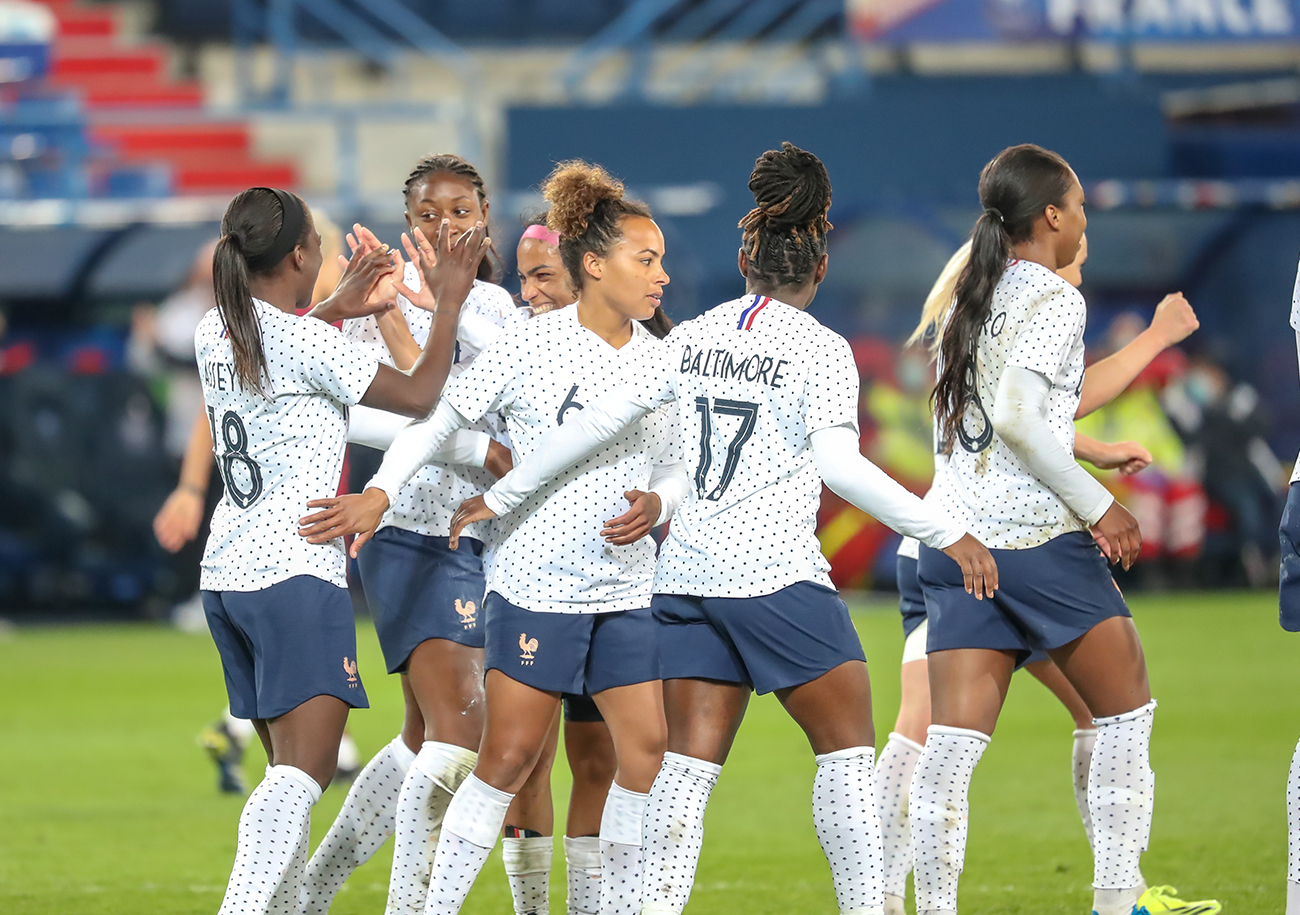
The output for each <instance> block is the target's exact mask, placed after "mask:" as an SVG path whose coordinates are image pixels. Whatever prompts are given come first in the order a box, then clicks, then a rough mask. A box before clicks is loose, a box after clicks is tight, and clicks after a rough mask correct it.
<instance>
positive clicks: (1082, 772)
mask: <svg viewBox="0 0 1300 915" xmlns="http://www.w3.org/2000/svg"><path fill="white" fill-rule="evenodd" d="M1096 743H1097V729H1096V728H1080V729H1078V730H1076V731H1075V732H1074V749H1073V751H1072V752H1071V755H1070V772H1071V774H1072V775H1073V776H1074V804H1075V806H1076V807H1078V808H1079V818H1080V819H1081V820H1083V831H1084V833H1086V834H1087V836H1088V847H1089V848H1091V847H1092V814H1090V813H1089V812H1088V770H1089V769H1090V768H1091V766H1092V748H1093V747H1094V746H1095V745H1096Z"/></svg>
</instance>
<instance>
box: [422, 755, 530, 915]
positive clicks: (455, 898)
mask: <svg viewBox="0 0 1300 915" xmlns="http://www.w3.org/2000/svg"><path fill="white" fill-rule="evenodd" d="M514 797H515V796H514V795H513V794H507V793H506V792H504V791H498V790H497V789H496V788H493V787H492V786H491V785H489V784H487V783H486V782H482V781H479V780H478V779H477V778H475V777H474V776H473V775H470V776H469V777H468V778H466V779H465V781H464V783H463V784H462V785H461V786H460V788H459V789H458V790H457V791H456V796H455V797H453V798H452V799H451V803H450V804H449V805H448V806H447V815H446V817H444V818H443V821H442V834H441V835H440V836H439V837H438V851H437V853H436V854H435V855H434V856H433V871H432V872H431V873H430V875H429V897H428V901H427V902H426V904H425V907H424V915H456V913H458V912H459V911H460V907H461V906H462V905H464V904H465V897H466V896H468V895H469V890H470V887H472V886H473V885H474V879H475V878H476V877H477V876H478V874H479V871H481V870H482V869H483V865H484V864H486V863H487V859H488V855H490V854H491V853H492V848H493V846H495V845H496V844H497V836H499V835H501V827H502V826H504V825H505V823H506V813H507V812H508V811H509V810H510V802H511V801H512V800H514Z"/></svg>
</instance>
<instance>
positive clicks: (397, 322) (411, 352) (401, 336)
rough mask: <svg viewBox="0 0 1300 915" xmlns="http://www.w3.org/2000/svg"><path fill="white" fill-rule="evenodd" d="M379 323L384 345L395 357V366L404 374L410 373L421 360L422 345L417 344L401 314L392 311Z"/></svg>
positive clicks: (380, 319)
mask: <svg viewBox="0 0 1300 915" xmlns="http://www.w3.org/2000/svg"><path fill="white" fill-rule="evenodd" d="M377 323H378V324H379V333H380V335H381V336H382V337H383V338H384V344H385V345H386V346H387V347H388V352H389V353H390V354H391V355H392V357H393V365H395V366H397V367H398V368H399V369H401V370H402V371H403V372H409V371H410V370H411V369H412V368H413V367H414V366H415V362H416V360H417V359H419V358H420V344H418V343H416V342H415V338H414V337H413V336H411V329H410V327H408V326H407V324H406V321H405V319H404V318H402V314H401V312H399V311H396V310H394V311H390V312H388V313H387V314H385V315H383V316H382V317H380V318H379V319H378V321H377Z"/></svg>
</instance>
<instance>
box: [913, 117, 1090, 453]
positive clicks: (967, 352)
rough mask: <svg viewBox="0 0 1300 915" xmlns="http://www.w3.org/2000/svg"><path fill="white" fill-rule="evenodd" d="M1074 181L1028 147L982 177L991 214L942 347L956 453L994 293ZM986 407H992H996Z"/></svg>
mask: <svg viewBox="0 0 1300 915" xmlns="http://www.w3.org/2000/svg"><path fill="white" fill-rule="evenodd" d="M1072 182H1073V173H1072V172H1071V171H1070V166H1069V164H1068V163H1067V162H1066V161H1065V160H1064V159H1062V158H1061V157H1060V156H1058V155H1057V154H1056V153H1054V152H1051V151H1050V150H1046V149H1043V148H1042V147H1041V146H1034V145H1033V144H1031V143H1026V144H1023V145H1021V146H1012V147H1010V148H1008V149H1004V150H1003V151H1002V152H1000V153H998V155H997V157H996V158H994V159H993V161H992V162H990V163H989V164H988V165H986V166H984V170H983V171H982V172H980V183H979V194H980V203H981V204H982V205H983V207H984V212H983V213H982V214H980V217H979V219H977V220H975V228H974V229H973V230H972V231H971V249H970V260H969V261H968V262H967V264H966V267H965V269H963V270H962V272H961V275H960V276H958V278H957V286H956V290H955V292H954V293H953V304H952V310H951V312H950V313H949V315H948V320H947V322H946V323H945V324H944V327H943V336H942V338H941V339H940V341H939V361H940V365H941V371H940V374H939V379H938V382H937V383H936V384H935V386H934V394H933V395H932V399H933V403H934V414H935V420H936V422H937V423H938V425H939V437H940V440H941V441H942V442H944V443H945V444H946V449H947V450H948V451H951V449H952V444H953V442H956V441H960V440H962V436H963V429H962V420H963V418H964V416H965V414H966V408H967V407H968V406H970V404H971V403H972V401H974V399H975V384H976V382H975V372H976V351H977V348H978V346H979V338H980V333H981V332H982V330H983V328H984V322H985V321H987V320H988V318H989V313H990V311H991V310H992V307H993V292H994V290H995V289H997V286H998V283H999V281H1001V279H1002V274H1003V273H1005V272H1006V269H1007V259H1008V258H1009V257H1010V256H1011V246H1012V245H1016V244H1020V243H1021V242H1026V241H1028V240H1029V239H1030V238H1032V237H1033V234H1034V223H1035V222H1036V221H1037V220H1038V217H1040V216H1042V215H1043V211H1044V210H1045V209H1047V207H1049V206H1061V204H1062V203H1063V202H1064V200H1065V195H1066V193H1068V192H1069V190H1070V185H1071V183H1072ZM991 406H992V405H991V404H989V405H986V409H990V408H991Z"/></svg>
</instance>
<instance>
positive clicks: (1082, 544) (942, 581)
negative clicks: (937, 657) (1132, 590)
mask: <svg viewBox="0 0 1300 915" xmlns="http://www.w3.org/2000/svg"><path fill="white" fill-rule="evenodd" d="M990 552H991V553H992V554H993V559H994V560H995V561H996V562H997V564H998V591H997V594H996V595H994V597H993V599H992V600H989V599H988V598H985V599H984V600H976V599H975V597H974V595H971V594H967V593H966V586H965V584H964V583H963V581H962V576H961V568H960V567H959V566H958V565H957V563H956V562H954V561H953V560H951V559H949V558H948V557H947V556H945V555H944V554H943V553H941V552H940V551H938V550H934V549H931V548H930V547H927V546H924V545H922V546H921V560H920V565H919V566H918V570H919V575H918V577H919V578H920V581H921V587H922V588H923V589H924V591H925V606H926V610H927V611H928V614H929V620H930V634H929V640H928V641H927V642H926V651H927V652H935V651H946V650H948V649H953V648H992V649H996V650H999V651H1014V652H1016V656H1017V661H1018V662H1019V663H1020V664H1024V663H1027V662H1028V661H1030V660H1031V655H1032V653H1033V652H1034V650H1035V649H1043V650H1049V649H1053V648H1060V647H1061V646H1062V645H1067V644H1069V643H1070V642H1073V641H1074V640H1075V639H1077V638H1079V637H1080V636H1082V635H1083V634H1084V633H1086V632H1088V630H1090V629H1092V627H1093V626H1096V625H1097V624H1098V623H1100V622H1102V621H1104V620H1107V619H1110V618H1111V617H1113V616H1131V615H1132V614H1130V613H1129V609H1128V605H1127V604H1126V603H1124V595H1123V594H1121V593H1120V590H1119V586H1118V585H1116V584H1115V578H1114V576H1112V575H1111V574H1110V567H1109V566H1108V565H1107V564H1106V557H1105V556H1103V555H1102V552H1101V550H1100V549H1099V548H1098V547H1097V544H1096V543H1095V542H1094V541H1093V539H1092V535H1091V534H1088V533H1086V532H1084V531H1073V532H1071V533H1069V534H1062V535H1061V536H1059V537H1056V538H1054V539H1052V540H1049V541H1048V542H1047V543H1044V544H1042V545H1041V546H1036V547H1033V548H1031V549H1027V550H990Z"/></svg>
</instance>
